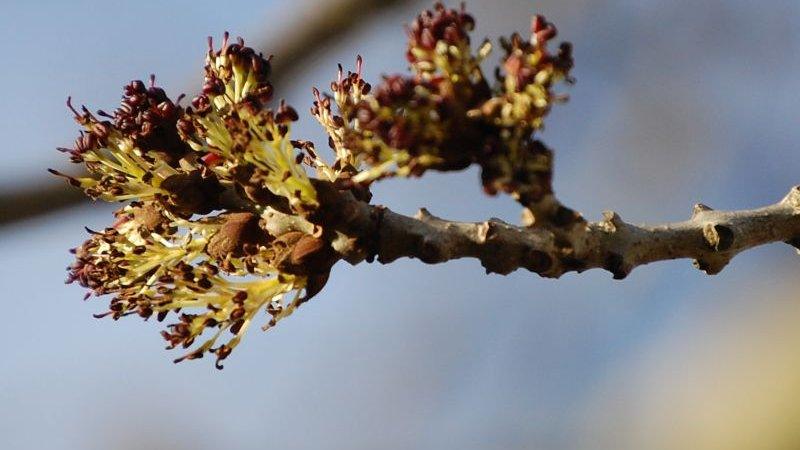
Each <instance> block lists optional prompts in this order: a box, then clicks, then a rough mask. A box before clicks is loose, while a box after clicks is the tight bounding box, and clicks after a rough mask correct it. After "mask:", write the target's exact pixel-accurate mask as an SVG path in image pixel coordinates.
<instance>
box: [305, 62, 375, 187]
mask: <svg viewBox="0 0 800 450" xmlns="http://www.w3.org/2000/svg"><path fill="white" fill-rule="evenodd" d="M363 65H364V61H363V59H362V58H361V56H360V55H359V56H358V57H357V58H356V71H355V72H350V71H348V72H347V75H346V76H345V75H344V69H343V68H342V66H341V64H340V65H339V72H338V77H337V79H336V81H333V82H331V91H333V96H332V97H331V96H329V95H327V94H325V95H323V94H321V93H320V91H319V89H317V88H314V89H313V90H312V92H313V94H314V99H315V100H314V104H313V106H312V107H311V115H312V116H314V117H315V118H316V119H317V121H318V122H319V123H320V124H321V125H322V127H323V128H324V129H325V131H326V132H327V133H328V145H329V146H330V147H331V148H332V149H333V150H334V152H335V153H336V160H335V162H334V164H333V167H332V168H329V167H327V166H326V165H325V164H322V163H321V161H319V158H312V159H313V160H314V161H315V163H316V166H317V170H318V171H319V172H321V173H322V174H323V175H324V176H326V177H327V178H328V179H329V180H335V179H336V178H338V177H340V176H342V174H343V173H348V174H351V175H352V174H354V173H355V172H357V171H358V169H359V167H360V165H361V158H359V156H358V155H356V154H354V153H353V151H352V150H351V149H350V148H348V145H347V142H346V139H347V136H348V134H350V133H353V132H355V131H356V130H357V129H358V122H357V121H356V113H357V107H358V105H359V103H361V101H362V99H363V98H365V96H367V95H368V94H369V93H370V91H371V90H372V86H371V85H370V84H369V83H367V82H366V81H364V79H363V78H362V76H361V70H362V68H363ZM331 100H333V102H334V103H335V104H336V107H337V110H338V113H339V114H338V115H336V114H334V112H333V109H332V102H331ZM312 155H313V151H312Z"/></svg>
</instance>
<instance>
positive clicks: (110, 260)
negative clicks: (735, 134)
mask: <svg viewBox="0 0 800 450" xmlns="http://www.w3.org/2000/svg"><path fill="white" fill-rule="evenodd" d="M474 27H475V20H474V19H473V18H472V16H471V15H469V14H468V13H467V12H466V11H465V10H464V6H463V5H462V7H461V8H460V9H448V8H446V7H445V6H443V5H442V4H440V3H437V4H436V5H435V6H434V8H433V10H431V11H424V12H423V13H422V14H421V15H420V16H419V17H417V19H416V20H415V21H414V22H413V23H412V24H411V25H410V26H409V27H408V48H407V52H406V56H407V59H408V62H409V63H410V66H411V70H412V73H411V74H410V75H390V76H385V77H383V80H382V81H381V82H380V83H379V84H377V85H376V86H375V87H374V88H373V86H371V85H370V84H369V83H367V82H366V81H365V80H364V78H363V77H362V73H363V61H362V59H361V57H360V56H359V57H358V58H357V59H356V66H355V71H354V72H352V71H348V72H347V73H346V74H345V71H344V69H343V68H342V67H341V66H339V72H338V76H337V78H336V80H335V81H333V82H332V83H331V85H330V90H331V91H332V94H323V93H321V92H320V91H319V90H317V89H314V90H313V94H314V102H313V106H312V108H311V115H312V116H313V117H314V118H316V120H317V121H318V122H319V123H320V124H321V125H322V126H323V128H324V129H325V131H326V132H327V134H328V144H329V146H330V147H331V149H332V150H333V153H334V161H333V162H332V163H331V164H328V163H326V162H325V161H324V160H323V159H322V158H320V156H319V155H318V154H317V152H316V150H315V147H314V144H313V143H311V142H309V141H305V140H300V139H292V137H291V125H292V123H293V122H295V121H297V120H298V114H297V112H296V111H295V110H294V109H293V108H292V107H291V106H289V105H287V104H286V103H285V102H284V101H282V100H281V101H280V102H278V103H277V106H276V107H274V108H271V107H270V104H271V102H272V100H273V94H274V92H273V86H272V84H271V83H270V81H269V77H270V72H271V63H270V59H271V57H270V58H265V57H264V56H263V55H261V54H260V53H257V52H256V51H255V50H253V49H252V48H250V47H247V46H246V45H245V44H244V41H243V40H242V39H241V38H239V39H237V40H235V41H232V40H231V39H230V36H229V35H228V34H227V33H225V35H224V38H223V40H222V43H221V46H220V47H219V48H215V47H214V45H213V42H212V40H211V38H209V41H208V44H209V49H208V53H207V55H206V61H205V72H204V75H205V77H204V82H203V86H202V90H201V92H200V94H199V95H197V96H196V97H195V98H194V99H193V100H192V101H191V104H190V105H187V106H181V104H180V102H181V98H180V97H179V98H178V99H177V101H173V100H171V99H170V97H169V96H168V95H167V94H166V92H165V91H164V90H163V89H162V88H160V87H158V86H156V83H155V77H152V76H151V79H150V82H149V84H148V83H145V82H142V81H132V82H131V83H129V84H128V85H127V86H125V87H124V89H123V96H122V102H121V104H120V106H119V108H117V109H116V110H115V111H114V112H113V114H108V113H106V112H103V111H98V112H97V113H92V112H90V111H89V110H88V109H87V108H86V107H81V108H80V109H76V108H74V107H73V106H72V103H71V101H70V100H68V101H67V105H68V107H69V108H70V110H71V111H72V112H73V114H74V116H75V120H76V121H77V123H78V124H79V125H80V126H81V128H82V130H81V132H80V135H79V137H78V138H77V140H76V141H75V144H74V146H73V147H72V148H62V149H60V150H61V151H63V152H65V153H68V154H69V157H70V159H71V161H72V162H74V163H81V164H83V165H84V166H85V167H86V169H87V171H88V175H85V176H77V177H76V176H70V175H65V174H62V173H60V172H57V171H52V172H53V173H54V174H56V175H58V176H62V177H65V178H66V179H67V180H68V181H69V182H70V184H72V185H74V186H77V187H80V188H81V189H83V191H84V192H85V193H86V194H87V195H89V196H90V197H92V198H93V199H102V200H107V201H114V202H128V204H127V205H125V206H123V207H122V208H121V209H119V210H118V211H117V212H116V214H115V216H116V220H115V221H114V223H113V224H112V225H111V226H109V227H108V228H106V229H104V230H103V231H91V230H90V237H89V239H88V240H86V242H84V243H83V244H82V245H80V246H79V247H77V248H76V249H74V253H75V258H76V260H75V263H74V264H72V265H71V266H70V267H69V268H68V270H69V279H68V282H76V283H79V284H80V285H81V286H84V287H86V288H88V289H89V290H90V293H89V294H87V297H89V296H91V295H92V294H94V295H98V296H100V295H110V296H111V298H112V299H111V302H110V305H109V309H108V311H107V312H105V313H102V314H99V315H98V317H106V316H108V317H111V318H113V319H119V318H122V317H125V316H129V315H138V316H140V317H142V318H144V319H145V320H147V319H149V318H150V317H152V316H155V317H156V319H157V320H158V321H162V320H166V318H167V317H168V316H170V314H172V315H173V316H175V319H174V320H175V322H174V323H172V324H169V325H168V326H167V329H166V330H165V331H164V332H163V333H162V334H163V336H164V338H165V339H166V341H167V343H168V348H175V347H183V348H185V349H187V353H185V354H184V355H183V356H182V357H180V358H177V359H176V362H178V361H182V360H185V359H196V358H200V357H202V356H203V355H205V354H206V353H213V354H215V355H216V358H217V366H218V367H221V365H220V362H221V361H222V360H224V359H225V358H227V357H228V355H229V354H230V353H231V351H232V350H233V349H234V348H235V347H236V346H237V345H238V344H239V343H240V342H241V339H242V337H243V335H244V333H245V332H246V330H247V329H248V328H249V327H250V325H251V324H252V322H253V321H255V320H257V319H256V316H257V314H259V313H260V312H264V313H266V315H268V316H269V318H268V319H267V320H266V324H265V325H264V329H267V328H270V327H272V326H274V325H275V324H276V323H277V322H278V321H279V320H281V319H283V318H285V317H287V316H288V315H290V314H291V313H292V312H293V311H295V310H296V309H297V307H298V306H300V305H301V304H302V303H303V302H305V301H307V300H308V299H310V298H311V297H313V296H314V295H316V294H317V293H318V292H319V291H320V290H321V289H322V287H323V286H324V285H325V283H326V282H327V279H328V276H329V273H330V270H331V267H332V266H333V265H334V264H335V263H336V262H337V261H338V260H339V259H342V258H344V259H347V260H348V261H352V260H356V259H357V258H358V257H360V258H362V259H364V258H366V259H371V258H372V257H373V256H374V253H375V252H376V250H375V247H376V246H377V243H376V242H374V241H376V240H377V239H378V237H372V236H364V235H359V233H361V232H363V230H365V229H366V230H373V228H374V227H375V226H377V225H376V224H375V223H372V222H369V221H373V220H374V221H376V222H377V223H379V222H380V213H379V212H378V211H380V208H375V211H376V213H375V214H374V217H373V215H370V216H369V219H368V220H362V221H358V220H356V219H357V218H359V217H361V216H359V215H358V214H357V213H358V211H356V210H359V207H354V206H353V205H354V204H358V203H355V202H364V203H369V201H370V200H371V193H370V191H369V185H370V183H371V182H373V181H375V180H377V179H380V178H383V177H387V176H393V175H398V176H420V175H422V174H423V173H424V172H425V171H427V170H441V171H453V170H461V169H464V168H466V167H468V166H470V165H471V164H476V165H478V166H479V167H481V177H482V181H483V186H484V189H485V190H486V192H488V193H490V194H495V193H497V192H506V193H508V194H510V195H512V196H514V197H515V198H517V199H518V200H519V201H520V202H521V203H523V204H524V205H526V206H529V205H531V204H533V203H536V202H539V201H541V200H542V199H543V198H544V197H545V196H546V195H548V194H549V193H550V192H551V178H552V152H551V151H550V150H549V149H547V147H546V146H545V145H544V144H543V143H542V142H540V141H539V140H537V139H536V137H535V134H536V132H537V131H539V130H540V129H541V128H542V126H543V120H544V118H545V116H546V115H547V114H548V112H549V111H550V108H551V106H552V105H553V104H555V103H558V102H560V101H563V100H564V99H565V97H563V96H561V95H559V94H557V93H555V92H554V87H555V85H556V84H557V83H559V82H562V81H567V82H569V81H571V79H570V76H569V71H570V69H571V68H572V56H571V48H570V46H569V44H561V46H560V47H559V49H558V51H557V52H555V53H551V52H550V51H549V50H548V42H549V41H551V40H552V39H553V38H554V37H555V35H556V30H555V28H554V27H553V25H552V24H550V23H548V22H547V21H546V20H545V19H544V18H542V17H541V16H536V17H535V18H534V20H533V23H532V26H531V37H530V38H529V39H527V40H526V39H523V38H522V37H521V36H520V35H518V34H514V35H512V36H511V37H510V38H509V39H505V40H502V41H501V44H502V48H503V50H504V55H503V57H502V59H501V63H500V67H498V68H497V70H496V71H495V72H496V74H497V81H496V83H494V84H493V83H491V82H489V81H487V78H486V77H485V76H484V73H483V71H482V68H481V64H482V62H483V61H484V60H485V58H486V57H487V56H488V54H489V53H490V51H491V45H490V44H489V43H488V41H487V42H484V43H483V44H482V45H480V46H479V48H478V49H477V50H475V51H473V49H472V48H471V43H470V36H469V33H470V31H472V30H473V29H474ZM307 169H313V171H314V173H313V174H311V175H310V174H309V173H308V172H307ZM345 195H346V196H347V197H345ZM345 200H346V201H345ZM543 203H544V202H543ZM362 206H363V205H362ZM528 210H529V211H533V208H529V209H528ZM361 212H363V211H361ZM367 222H369V223H367ZM353 230H361V231H353ZM354 255H357V256H354ZM351 257H352V258H351ZM206 333H207V334H206ZM226 333H227V334H226ZM196 342H197V343H198V344H197V345H195V343H196Z"/></svg>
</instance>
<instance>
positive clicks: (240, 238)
mask: <svg viewBox="0 0 800 450" xmlns="http://www.w3.org/2000/svg"><path fill="white" fill-rule="evenodd" d="M258 222H259V218H258V216H256V215H255V214H253V213H249V212H241V213H231V214H225V216H224V222H223V224H222V226H221V227H220V228H219V231H217V233H216V234H214V235H213V236H212V237H211V239H210V240H209V242H208V246H206V252H207V253H208V254H209V255H210V256H212V257H214V258H216V259H218V260H224V259H225V258H226V257H228V256H229V255H230V256H233V257H237V258H238V257H242V256H245V254H246V251H245V249H246V248H248V247H249V246H264V245H267V244H268V243H269V242H270V240H271V238H270V236H269V234H267V232H266V231H264V230H263V229H262V228H261V227H260V226H259V223H258Z"/></svg>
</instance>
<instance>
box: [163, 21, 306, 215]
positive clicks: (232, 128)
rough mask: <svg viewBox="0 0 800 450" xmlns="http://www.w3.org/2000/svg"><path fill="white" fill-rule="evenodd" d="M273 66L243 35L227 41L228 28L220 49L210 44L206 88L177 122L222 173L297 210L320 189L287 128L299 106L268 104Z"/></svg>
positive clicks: (203, 158) (187, 138)
mask: <svg viewBox="0 0 800 450" xmlns="http://www.w3.org/2000/svg"><path fill="white" fill-rule="evenodd" d="M209 45H211V40H209ZM269 67H270V65H269V60H267V59H265V58H263V57H262V56H261V55H259V54H256V53H255V51H254V50H253V49H252V48H250V47H245V46H244V41H243V40H242V39H241V38H240V39H239V40H238V41H237V43H235V44H231V43H229V42H228V34H227V33H226V34H225V39H224V40H223V44H222V48H221V49H220V50H216V51H215V50H213V48H211V49H209V53H208V58H207V62H206V82H205V85H204V87H203V94H201V95H200V96H198V97H196V98H195V99H194V100H193V101H192V106H193V107H191V108H187V110H186V112H185V114H184V116H183V117H182V118H181V120H180V121H179V123H178V125H177V128H178V130H179V132H180V135H181V137H182V138H183V139H184V140H185V141H186V142H187V143H188V144H189V146H190V147H191V148H192V149H193V150H195V151H196V152H199V153H200V154H201V155H202V156H201V161H202V162H203V163H204V164H205V165H206V166H207V167H208V168H209V169H210V170H211V171H213V173H215V174H216V176H218V177H219V178H220V179H223V180H228V181H231V182H235V183H238V184H242V185H249V186H250V187H251V188H255V189H267V190H269V191H270V192H271V193H272V194H274V195H276V196H280V197H283V198H284V199H286V201H288V202H289V204H291V205H292V207H294V208H295V209H297V210H309V209H313V208H315V207H316V206H318V202H317V199H316V193H315V191H314V187H313V186H312V185H311V182H310V181H309V178H308V175H307V174H306V172H305V170H304V168H303V166H302V159H301V158H298V156H297V155H296V154H295V152H294V148H293V146H292V145H291V138H290V134H289V130H290V124H291V122H294V121H296V120H297V119H298V115H297V112H296V111H295V110H294V108H292V107H291V106H289V105H287V104H286V103H285V102H283V101H281V102H280V104H279V106H278V108H277V110H275V111H273V110H271V109H268V108H265V107H264V104H265V103H266V102H267V101H269V100H270V99H271V97H272V86H271V85H270V84H269V81H268V80H267V76H268V75H269ZM243 174H245V175H246V176H242V175H243ZM253 185H255V186H253ZM243 187H245V186H243Z"/></svg>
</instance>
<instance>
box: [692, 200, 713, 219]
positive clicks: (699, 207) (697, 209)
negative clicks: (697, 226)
mask: <svg viewBox="0 0 800 450" xmlns="http://www.w3.org/2000/svg"><path fill="white" fill-rule="evenodd" d="M713 210H714V208H712V207H710V206H707V205H704V204H702V203H697V204H695V205H694V207H693V208H692V219H694V218H696V217H697V216H699V215H700V214H702V213H704V212H707V211H713Z"/></svg>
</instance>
